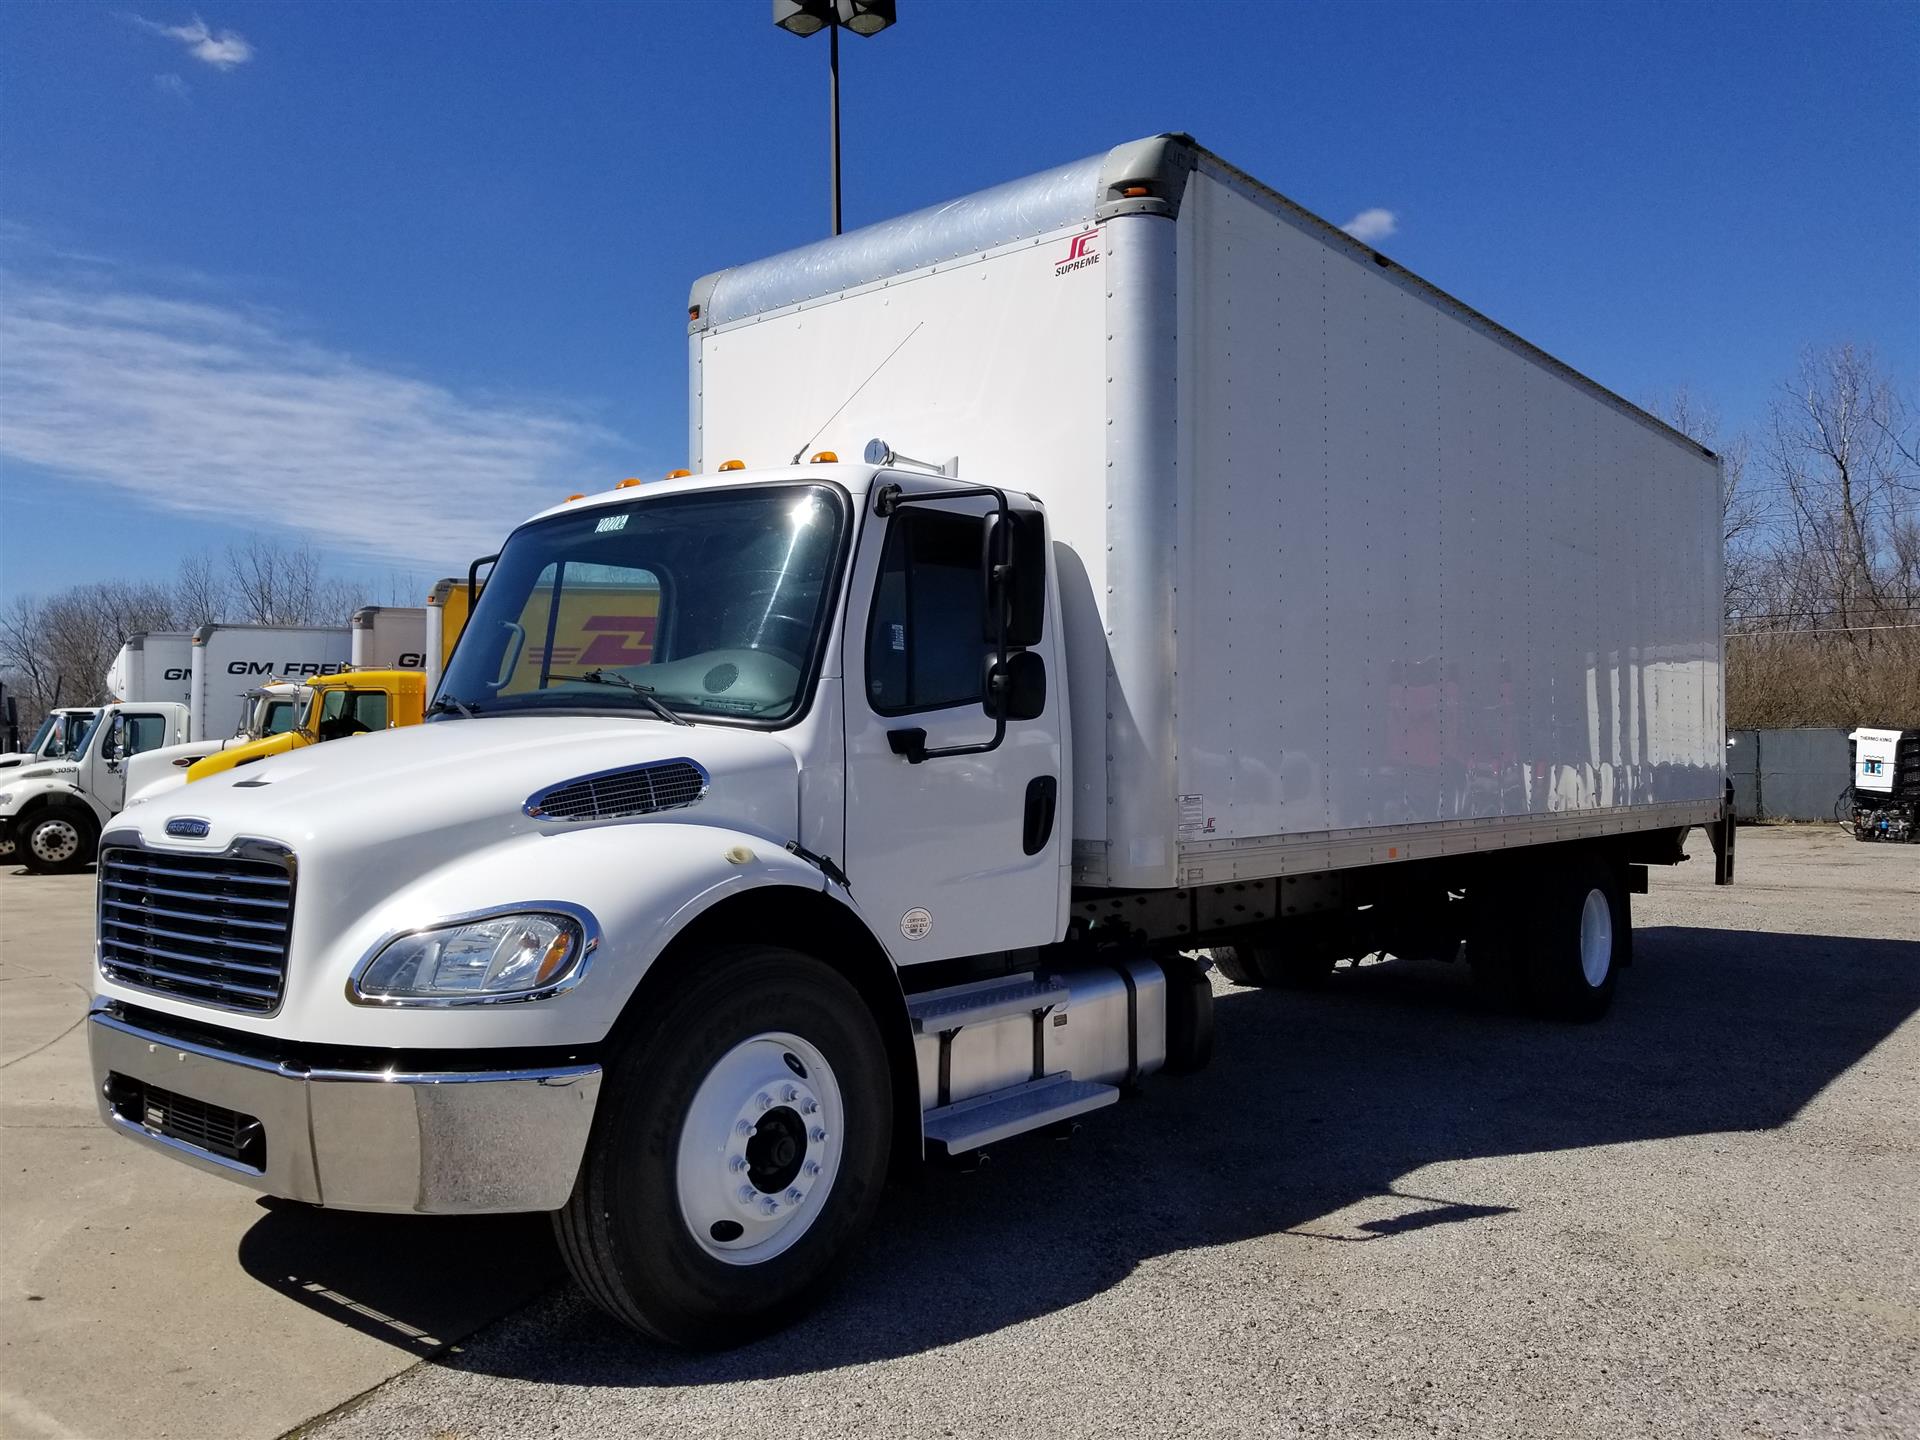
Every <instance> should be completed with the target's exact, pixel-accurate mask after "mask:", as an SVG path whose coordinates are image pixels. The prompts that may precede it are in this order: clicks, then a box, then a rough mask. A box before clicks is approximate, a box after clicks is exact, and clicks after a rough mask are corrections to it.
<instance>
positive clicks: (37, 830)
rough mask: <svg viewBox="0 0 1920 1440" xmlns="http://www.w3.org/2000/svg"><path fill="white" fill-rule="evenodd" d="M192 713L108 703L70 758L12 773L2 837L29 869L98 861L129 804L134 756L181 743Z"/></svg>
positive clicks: (1, 814)
mask: <svg viewBox="0 0 1920 1440" xmlns="http://www.w3.org/2000/svg"><path fill="white" fill-rule="evenodd" d="M186 734H187V707H186V706H185V705H180V704H175V703H173V702H170V701H151V702H140V703H128V704H114V705H108V706H106V707H104V708H103V709H101V710H99V711H98V712H97V713H96V719H95V721H94V723H93V724H92V725H91V727H90V728H89V729H88V730H87V732H86V735H85V736H84V738H83V739H82V740H81V742H80V746H79V748H78V749H77V750H76V751H74V752H73V753H71V754H70V755H69V756H67V757H65V758H64V759H63V760H61V761H58V762H55V763H52V764H46V765H32V766H27V767H24V768H22V769H20V770H17V771H14V772H12V773H11V774H10V775H8V776H7V778H6V780H5V782H4V789H3V790H0V835H4V837H5V838H6V840H7V842H8V844H9V845H10V847H11V850H10V852H9V853H13V854H16V855H17V856H18V857H19V859H20V860H21V862H22V863H23V864H24V865H26V867H27V868H28V869H29V870H35V871H69V870H80V869H84V868H85V867H86V866H87V865H90V864H91V863H93V856H94V846H95V843H96V842H97V840H98V839H99V835H100V829H101V827H102V826H103V825H105V824H106V822H107V821H108V820H110V819H111V818H112V817H113V816H114V815H116V814H118V813H119V812H120V810H121V809H122V808H124V806H125V805H126V800H127V767H128V764H129V762H130V761H131V760H132V759H133V757H134V756H136V755H140V754H142V753H144V752H146V751H149V750H157V749H160V748H161V747H163V746H167V745H174V744H177V743H179V742H180V741H181V740H182V739H183V738H185V736H186Z"/></svg>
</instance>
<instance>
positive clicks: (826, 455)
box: [813, 450, 840, 465]
mask: <svg viewBox="0 0 1920 1440" xmlns="http://www.w3.org/2000/svg"><path fill="white" fill-rule="evenodd" d="M813 463H814V464H815V465H838V464H839V463H840V457H839V456H838V455H836V454H834V453H833V451H831V450H816V451H814V452H813Z"/></svg>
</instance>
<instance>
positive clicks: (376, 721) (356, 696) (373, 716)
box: [320, 690, 387, 740]
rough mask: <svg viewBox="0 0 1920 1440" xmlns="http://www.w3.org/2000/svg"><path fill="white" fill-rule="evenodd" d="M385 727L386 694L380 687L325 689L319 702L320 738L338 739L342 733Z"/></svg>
mask: <svg viewBox="0 0 1920 1440" xmlns="http://www.w3.org/2000/svg"><path fill="white" fill-rule="evenodd" d="M386 728H387V695H386V692H385V691H384V690H329V691H328V692H327V697H326V699H325V700H324V701H322V702H321V705H320V738H321V739H322V740H338V739H339V738H340V737H341V736H343V735H364V734H365V733H366V732H367V731H369V730H384V729H386Z"/></svg>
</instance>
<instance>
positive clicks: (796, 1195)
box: [787, 1186, 807, 1205]
mask: <svg viewBox="0 0 1920 1440" xmlns="http://www.w3.org/2000/svg"><path fill="white" fill-rule="evenodd" d="M806 1198H807V1197H806V1196H804V1195H802V1194H801V1193H800V1189H799V1187H798V1186H795V1187H794V1188H793V1189H791V1190H789V1191H787V1203H788V1204H789V1205H798V1204H799V1203H800V1202H801V1201H802V1200H804V1199H806Z"/></svg>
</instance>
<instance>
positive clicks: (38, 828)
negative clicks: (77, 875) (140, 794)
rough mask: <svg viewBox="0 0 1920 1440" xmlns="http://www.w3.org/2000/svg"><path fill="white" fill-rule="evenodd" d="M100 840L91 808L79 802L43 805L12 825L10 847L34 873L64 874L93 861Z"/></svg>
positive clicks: (81, 868) (83, 867) (84, 867)
mask: <svg viewBox="0 0 1920 1440" xmlns="http://www.w3.org/2000/svg"><path fill="white" fill-rule="evenodd" d="M99 842H100V835H99V826H97V825H96V824H94V820H93V812H92V811H91V810H88V809H86V808H84V807H83V806H79V805H65V804H55V805H47V806H44V807H43V808H41V809H39V810H36V811H34V812H33V813H32V814H31V815H28V816H27V817H26V818H25V819H23V820H21V821H20V822H19V824H18V825H17V826H16V827H15V829H14V850H15V852H16V853H17V854H18V856H19V858H20V861H21V863H22V864H24V865H25V866H26V867H27V869H29V870H31V871H33V872H34V873H35V874H38V875H67V874H71V873H73V872H74V871H76V870H84V869H86V868H87V866H89V865H91V864H92V863H93V857H94V848H95V846H97V845H98V844H99Z"/></svg>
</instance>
